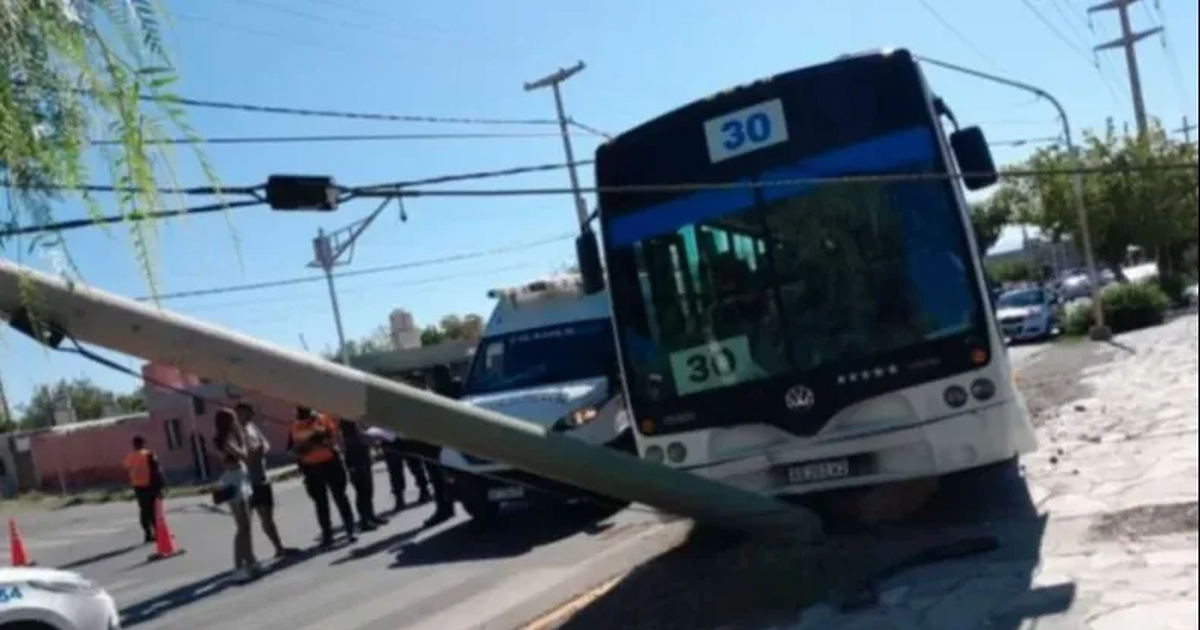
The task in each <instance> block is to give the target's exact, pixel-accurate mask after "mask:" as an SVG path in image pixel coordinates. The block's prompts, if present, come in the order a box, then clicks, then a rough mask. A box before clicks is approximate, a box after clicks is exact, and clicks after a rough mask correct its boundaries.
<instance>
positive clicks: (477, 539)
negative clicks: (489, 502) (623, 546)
mask: <svg viewBox="0 0 1200 630" xmlns="http://www.w3.org/2000/svg"><path fill="white" fill-rule="evenodd" d="M615 512H616V510H615V509H613V510H607V509H606V510H602V511H601V510H594V509H593V510H580V511H562V512H554V511H551V510H548V509H547V510H540V509H527V510H521V511H519V512H516V513H512V514H507V515H505V516H504V517H502V518H501V519H500V520H499V521H497V522H495V523H491V524H487V525H483V524H480V523H477V522H475V521H472V520H469V519H468V520H465V521H462V522H460V523H458V524H456V525H454V526H453V527H449V528H447V529H445V530H442V531H439V532H437V533H435V534H433V535H432V536H430V537H428V538H425V539H422V540H421V541H419V542H409V543H404V544H401V545H399V548H397V549H395V552H396V561H395V562H393V563H392V568H400V567H411V566H419V565H426V564H441V563H448V562H463V561H467V560H488V559H493V558H509V557H513V556H519V555H522V554H525V553H528V552H529V551H531V550H533V549H534V548H536V547H540V546H542V545H547V544H550V543H553V542H556V541H559V540H562V539H565V538H569V537H571V536H574V535H576V534H579V533H588V534H599V533H602V532H604V531H605V530H607V529H608V528H610V527H611V526H612V525H611V524H610V523H604V522H603V521H604V520H605V519H607V518H608V517H610V516H612V515H613V514H614V513H615Z"/></svg>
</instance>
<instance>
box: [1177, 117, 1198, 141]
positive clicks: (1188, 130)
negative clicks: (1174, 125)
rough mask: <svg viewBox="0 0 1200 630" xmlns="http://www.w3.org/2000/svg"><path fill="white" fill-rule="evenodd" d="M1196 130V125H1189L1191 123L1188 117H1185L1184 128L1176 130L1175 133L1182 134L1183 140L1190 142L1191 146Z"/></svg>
mask: <svg viewBox="0 0 1200 630" xmlns="http://www.w3.org/2000/svg"><path fill="white" fill-rule="evenodd" d="M1195 130H1196V125H1193V124H1191V123H1189V122H1188V117H1187V116H1184V117H1183V126H1182V127H1180V128H1179V129H1176V130H1175V133H1181V134H1183V139H1184V140H1186V141H1187V142H1188V144H1191V142H1192V132H1193V131H1195Z"/></svg>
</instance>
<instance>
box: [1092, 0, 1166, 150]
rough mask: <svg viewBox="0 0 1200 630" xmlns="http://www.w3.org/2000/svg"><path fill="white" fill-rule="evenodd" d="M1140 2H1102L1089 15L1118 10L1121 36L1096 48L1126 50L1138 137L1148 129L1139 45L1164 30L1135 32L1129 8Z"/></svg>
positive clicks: (1134, 0) (1132, 0) (1133, 0)
mask: <svg viewBox="0 0 1200 630" xmlns="http://www.w3.org/2000/svg"><path fill="white" fill-rule="evenodd" d="M1137 1H1138V0H1108V1H1107V2H1101V3H1100V4H1097V5H1094V6H1092V7H1089V8H1088V13H1089V14H1091V13H1099V12H1101V11H1112V10H1114V9H1115V10H1116V11H1117V14H1118V15H1119V16H1120V19H1121V36H1120V37H1118V38H1116V39H1114V40H1112V41H1110V42H1105V43H1103V44H1100V45H1099V46H1096V48H1095V50H1096V52H1101V51H1104V50H1112V49H1114V48H1123V49H1125V65H1126V67H1127V69H1128V70H1129V89H1130V90H1132V92H1133V116H1134V120H1135V121H1137V130H1138V136H1144V135H1146V129H1147V127H1148V125H1147V123H1146V101H1145V99H1144V98H1143V96H1142V76H1141V74H1140V73H1139V72H1138V63H1137V43H1138V42H1140V41H1142V40H1143V39H1146V38H1147V37H1150V36H1151V35H1157V34H1158V33H1161V32H1162V30H1163V28H1162V27H1161V26H1156V27H1154V28H1151V29H1147V30H1144V31H1142V32H1140V33H1137V32H1134V30H1133V23H1132V21H1131V20H1130V18H1129V6H1130V5H1132V4H1134V3H1136V2H1137Z"/></svg>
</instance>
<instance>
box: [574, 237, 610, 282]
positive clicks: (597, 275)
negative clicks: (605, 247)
mask: <svg viewBox="0 0 1200 630" xmlns="http://www.w3.org/2000/svg"><path fill="white" fill-rule="evenodd" d="M575 256H576V257H577V258H578V259H579V274H580V275H581V276H582V277H583V292H584V293H587V294H588V295H591V294H593V293H599V292H600V291H603V290H604V266H603V265H601V264H600V245H599V244H598V243H597V242H596V233H595V232H593V231H592V229H591V228H589V227H584V228H583V231H582V232H581V233H580V234H579V236H577V237H575Z"/></svg>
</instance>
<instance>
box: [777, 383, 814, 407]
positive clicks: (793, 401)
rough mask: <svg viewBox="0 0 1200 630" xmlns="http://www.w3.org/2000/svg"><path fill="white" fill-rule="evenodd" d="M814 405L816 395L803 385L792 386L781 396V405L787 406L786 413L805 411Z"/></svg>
mask: <svg viewBox="0 0 1200 630" xmlns="http://www.w3.org/2000/svg"><path fill="white" fill-rule="evenodd" d="M815 403H816V395H815V394H813V390H811V389H809V388H807V387H805V386H803V385H793V386H792V387H791V388H790V389H788V390H787V393H785V394H784V395H783V404H784V405H786V406H787V410H788V411H805V410H808V409H812V406H813V404H815Z"/></svg>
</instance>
